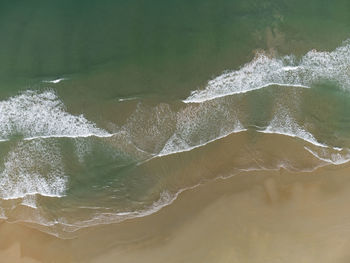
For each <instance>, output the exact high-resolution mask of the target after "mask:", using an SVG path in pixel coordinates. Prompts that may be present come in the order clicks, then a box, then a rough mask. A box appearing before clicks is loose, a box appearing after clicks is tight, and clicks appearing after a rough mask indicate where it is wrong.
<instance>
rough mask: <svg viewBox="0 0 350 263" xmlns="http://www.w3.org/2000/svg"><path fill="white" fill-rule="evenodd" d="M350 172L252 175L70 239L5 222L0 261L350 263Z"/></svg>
mask: <svg viewBox="0 0 350 263" xmlns="http://www.w3.org/2000/svg"><path fill="white" fill-rule="evenodd" d="M349 173H350V166H349V165H343V166H326V167H323V168H319V169H318V170H316V171H314V172H288V171H286V170H284V169H281V170H279V171H256V172H254V171H251V172H244V173H241V174H239V175H236V176H233V177H231V178H228V179H217V180H213V181H210V182H207V183H205V184H203V185H201V186H199V187H197V188H195V189H192V190H188V191H185V192H183V193H182V194H181V195H180V196H179V197H178V199H177V200H175V202H174V203H172V204H171V205H170V206H167V207H165V208H163V209H162V210H160V211H159V212H157V213H156V214H153V215H150V216H146V217H143V218H137V219H132V220H128V221H124V222H122V223H118V224H110V225H104V226H98V227H92V228H88V229H83V230H80V231H78V232H77V233H76V237H75V238H74V239H70V240H63V239H59V238H56V237H53V236H51V235H48V234H45V233H42V232H39V231H37V230H35V229H32V228H30V227H28V226H25V225H22V224H18V223H17V224H16V223H11V224H10V223H6V222H2V223H1V224H0V237H1V238H0V262H122V263H123V262H318V263H319V262H349V260H350V252H349V249H348V248H349V247H350V233H349V231H350V211H349V209H348V200H350V178H349V176H348V175H349Z"/></svg>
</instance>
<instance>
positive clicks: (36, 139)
mask: <svg viewBox="0 0 350 263" xmlns="http://www.w3.org/2000/svg"><path fill="white" fill-rule="evenodd" d="M0 7H1V8H0V35H1V36H2V38H1V41H0V61H1V63H0V217H1V218H3V219H5V220H7V221H9V222H17V221H19V222H27V223H30V224H32V225H34V226H36V227H38V228H40V229H42V230H44V231H47V232H49V233H51V234H54V235H58V236H62V237H64V236H66V235H67V236H69V235H72V234H74V232H75V231H76V230H78V229H81V228H85V227H89V226H92V225H98V224H108V223H112V222H120V221H123V220H127V219H130V218H134V217H141V216H147V215H149V214H152V213H154V212H156V211H158V210H159V209H161V208H162V207H164V206H166V205H170V204H171V203H172V202H173V201H174V200H175V199H176V198H177V196H178V195H179V194H181V192H182V191H184V190H186V189H189V188H194V187H196V186H197V185H199V184H202V183H205V182H206V181H208V180H213V179H215V178H218V177H230V176H234V175H237V174H239V173H240V172H241V171H247V170H276V169H280V168H285V169H288V170H293V171H312V170H314V169H316V168H318V167H320V166H324V165H339V164H343V163H346V162H348V161H349V160H350V136H349V134H350V133H349V132H350V40H349V39H350V16H349V14H350V2H348V1H341V0H336V1H323V0H310V1H307V2H305V1H299V0H297V1H284V0H279V1H277V0H274V1H273V0H270V1H267V0H264V1H255V0H244V1H243V0H238V1H229V0H220V1H211V0H210V1H209V0H202V1H196V0H194V1H185V0H176V1H153V2H145V1H141V0H129V1H122V0H118V1H107V0H100V1H78V0H76V1H66V0H63V1H62V0H61V1H40V0H39V1H35V2H32V1H27V2H23V1H4V2H2V3H0Z"/></svg>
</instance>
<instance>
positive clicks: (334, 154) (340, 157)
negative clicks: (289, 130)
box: [304, 147, 350, 165]
mask: <svg viewBox="0 0 350 263" xmlns="http://www.w3.org/2000/svg"><path fill="white" fill-rule="evenodd" d="M304 148H305V150H307V151H308V152H310V153H311V154H312V155H313V156H315V157H316V158H317V159H319V160H321V161H324V162H326V163H332V164H335V165H340V164H344V163H347V162H349V161H350V151H349V149H342V150H339V149H337V148H335V149H334V148H323V149H318V150H312V149H310V148H309V147H304Z"/></svg>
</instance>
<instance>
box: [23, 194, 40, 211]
mask: <svg viewBox="0 0 350 263" xmlns="http://www.w3.org/2000/svg"><path fill="white" fill-rule="evenodd" d="M22 205H24V206H28V207H31V208H34V209H35V208H37V205H36V196H35V195H26V196H25V197H23V200H22Z"/></svg>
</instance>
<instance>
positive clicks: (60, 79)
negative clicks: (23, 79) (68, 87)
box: [43, 78, 66, 84]
mask: <svg viewBox="0 0 350 263" xmlns="http://www.w3.org/2000/svg"><path fill="white" fill-rule="evenodd" d="M63 80H66V79H65V78H58V79H54V80H43V82H44V83H52V84H57V83H60V82H61V81H63Z"/></svg>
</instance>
